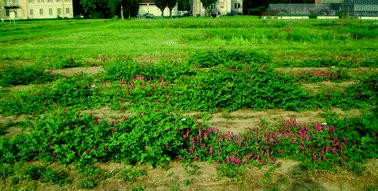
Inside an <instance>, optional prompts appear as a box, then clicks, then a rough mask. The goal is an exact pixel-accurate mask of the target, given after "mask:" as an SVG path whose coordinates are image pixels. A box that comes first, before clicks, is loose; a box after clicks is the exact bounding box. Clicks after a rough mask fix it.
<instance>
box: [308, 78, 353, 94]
mask: <svg viewBox="0 0 378 191" xmlns="http://www.w3.org/2000/svg"><path fill="white" fill-rule="evenodd" d="M356 83H357V82H356V81H345V82H330V81H322V82H316V83H306V84H302V86H303V87H304V88H305V89H306V90H308V91H311V92H314V93H319V92H320V91H323V90H327V89H329V88H332V89H334V90H340V89H344V88H346V87H348V86H351V85H353V84H356Z"/></svg>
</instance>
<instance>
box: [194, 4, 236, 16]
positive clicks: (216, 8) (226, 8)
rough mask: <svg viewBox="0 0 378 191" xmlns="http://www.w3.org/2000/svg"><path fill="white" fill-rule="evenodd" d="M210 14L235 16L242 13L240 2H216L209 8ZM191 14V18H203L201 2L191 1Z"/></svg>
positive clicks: (204, 13)
mask: <svg viewBox="0 0 378 191" xmlns="http://www.w3.org/2000/svg"><path fill="white" fill-rule="evenodd" d="M210 9H211V10H209V11H211V12H216V13H218V14H219V15H237V14H242V13H243V1H242V0H217V2H216V3H215V4H213V5H211V7H210ZM192 14H193V16H204V15H206V14H209V13H206V10H205V8H204V7H203V5H202V3H201V0H192Z"/></svg>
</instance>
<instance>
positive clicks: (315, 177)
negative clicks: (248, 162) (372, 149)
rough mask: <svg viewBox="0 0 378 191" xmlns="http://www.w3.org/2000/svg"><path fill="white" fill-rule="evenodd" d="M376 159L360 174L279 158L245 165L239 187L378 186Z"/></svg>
mask: <svg viewBox="0 0 378 191" xmlns="http://www.w3.org/2000/svg"><path fill="white" fill-rule="evenodd" d="M377 162H378V160H377V159H373V160H370V161H369V162H368V163H367V164H366V165H365V166H367V167H368V168H366V170H364V171H363V172H362V173H361V174H358V175H357V174H353V173H351V172H348V171H346V170H342V169H340V170H338V172H337V173H334V172H330V171H319V170H310V171H306V170H304V169H302V167H301V165H300V163H299V162H297V161H292V160H278V161H277V162H276V164H274V165H266V166H263V167H262V168H257V167H253V166H248V167H247V168H246V169H245V171H244V174H243V177H242V185H241V188H242V190H319V191H320V190H321V191H324V190H326V191H345V190H351V191H352V190H374V189H375V188H377V186H378V179H377V177H378V176H377V175H378V174H377V173H378V170H377V169H378V168H377Z"/></svg>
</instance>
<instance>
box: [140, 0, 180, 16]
mask: <svg viewBox="0 0 378 191" xmlns="http://www.w3.org/2000/svg"><path fill="white" fill-rule="evenodd" d="M138 14H139V15H145V14H151V15H154V16H161V10H160V9H159V8H158V7H157V6H156V5H155V3H154V2H153V1H152V0H144V1H142V2H141V3H139V12H138ZM177 15H179V11H178V10H177V5H176V6H175V7H174V8H173V9H172V16H177ZM164 16H169V9H168V7H166V8H165V9H164Z"/></svg>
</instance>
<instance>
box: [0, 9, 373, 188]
mask: <svg viewBox="0 0 378 191" xmlns="http://www.w3.org/2000/svg"><path fill="white" fill-rule="evenodd" d="M0 34H1V35H0V44H1V46H0V61H1V62H0V95H1V97H0V113H1V116H0V162H1V163H0V169H1V170H0V178H1V184H0V190H82V189H95V190H376V188H377V187H378V180H377V177H378V168H377V167H378V160H377V157H378V155H377V153H378V139H377V133H378V116H377V113H378V110H377V107H376V105H377V102H378V84H377V80H378V70H377V68H378V64H377V63H378V54H377V50H378V22H377V21H362V20H349V19H340V20H315V19H310V20H262V19H259V18H257V17H247V16H238V17H221V18H217V19H212V18H177V19H131V20H47V21H46V20H41V21H19V22H17V23H16V24H10V23H3V24H1V25H0Z"/></svg>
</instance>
